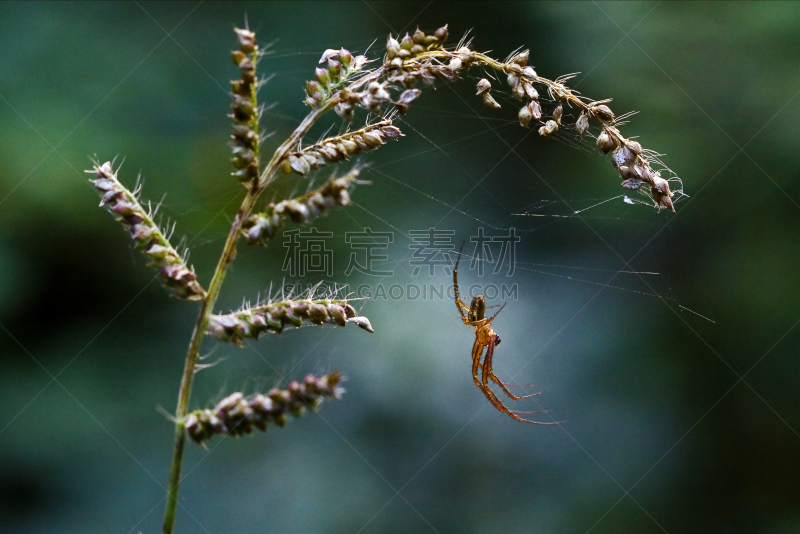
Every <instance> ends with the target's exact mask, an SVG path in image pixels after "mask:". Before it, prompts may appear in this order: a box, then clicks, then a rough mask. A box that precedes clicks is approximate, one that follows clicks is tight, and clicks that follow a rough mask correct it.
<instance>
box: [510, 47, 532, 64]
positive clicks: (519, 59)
mask: <svg viewBox="0 0 800 534" xmlns="http://www.w3.org/2000/svg"><path fill="white" fill-rule="evenodd" d="M530 55H531V51H530V50H523V51H522V52H520V53H519V54H517V55H516V56H514V57H513V58H512V59H511V62H512V63H516V64H517V65H519V66H520V67H524V66H525V64H526V63H528V57H529V56H530Z"/></svg>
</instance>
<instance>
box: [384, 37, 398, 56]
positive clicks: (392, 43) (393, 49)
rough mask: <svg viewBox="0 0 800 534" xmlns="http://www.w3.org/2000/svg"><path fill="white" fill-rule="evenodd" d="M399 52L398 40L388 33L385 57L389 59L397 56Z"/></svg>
mask: <svg viewBox="0 0 800 534" xmlns="http://www.w3.org/2000/svg"><path fill="white" fill-rule="evenodd" d="M399 52H400V42H399V41H398V40H397V39H395V38H394V37H392V36H391V35H390V36H389V39H388V40H387V41H386V59H388V60H390V61H391V60H392V59H394V58H396V57H397V54H398V53H399Z"/></svg>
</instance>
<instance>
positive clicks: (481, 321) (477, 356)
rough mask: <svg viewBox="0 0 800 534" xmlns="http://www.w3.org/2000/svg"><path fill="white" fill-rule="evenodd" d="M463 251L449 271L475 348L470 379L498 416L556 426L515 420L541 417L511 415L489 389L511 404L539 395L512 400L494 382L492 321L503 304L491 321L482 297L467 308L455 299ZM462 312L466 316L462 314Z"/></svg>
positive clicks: (495, 342) (495, 337)
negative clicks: (495, 388)
mask: <svg viewBox="0 0 800 534" xmlns="http://www.w3.org/2000/svg"><path fill="white" fill-rule="evenodd" d="M462 250H464V244H463V243H462V244H461V249H460V250H459V251H458V259H456V265H455V267H454V268H453V289H454V290H455V299H456V308H457V309H458V313H459V314H460V315H461V320H462V321H464V324H465V325H467V326H471V327H473V328H475V344H474V345H473V346H472V379H473V380H475V384H476V385H477V386H478V388H479V389H480V390H481V391H482V392H483V394H484V395H486V398H487V399H489V402H491V403H492V405H493V406H494V407H495V408H497V409H498V410H500V411H501V412H503V413H505V414H508V415H510V416H511V417H513V418H514V419H516V420H517V421H522V422H523V423H531V424H534V425H556V424H558V423H542V422H539V421H530V420H528V419H523V418H522V417H520V416H518V415H517V414H518V413H524V414H530V413H541V412H518V411H512V410H509V409H508V408H506V407H505V405H504V404H503V402H502V401H501V400H500V399H498V398H497V396H496V395H495V394H494V392H493V391H492V390H491V389H489V380H491V381H492V382H494V383H495V384H497V385H499V386H500V387H501V388H502V390H503V392H504V393H505V394H506V395H508V396H509V397H511V398H512V399H514V400H521V399H527V398H529V397H533V396H536V395H539V393H532V394H530V395H523V396H520V397H518V396H516V395H514V394H513V393H511V392H510V391H509V390H508V388H506V384H505V383H503V382H501V381H500V379H499V378H497V377H496V376H495V374H494V371H492V357H493V356H494V348H495V347H496V346H497V345H499V344H500V336H498V335H497V334H495V332H494V330H492V321H494V319H495V317H497V316H498V315H499V314H500V312H501V311H503V308H505V307H506V305H505V304H503V305H502V306H500V309H499V310H497V313H495V314H494V315H493V316H492V317H491V319H487V318H486V299H484V297H483V295H476V296H475V297H473V299H472V304H471V305H470V306H467V305H466V304H464V302H462V300H461V299H460V298H459V296H458V295H459V294H458V262H460V261H461V251H462ZM464 310H466V312H467V313H464ZM483 347H487V350H486V356H485V357H484V358H483V364H482V365H481V356H482V355H483ZM479 368H480V370H481V378H480V379H479V378H478V369H479Z"/></svg>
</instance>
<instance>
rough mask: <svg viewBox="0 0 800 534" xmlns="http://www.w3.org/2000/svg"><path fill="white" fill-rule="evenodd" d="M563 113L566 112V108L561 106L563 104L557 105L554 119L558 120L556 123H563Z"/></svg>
mask: <svg viewBox="0 0 800 534" xmlns="http://www.w3.org/2000/svg"><path fill="white" fill-rule="evenodd" d="M563 113H564V108H563V107H561V104H559V105H558V107H556V109H554V110H553V120H554V121H556V123H558V125H559V126H560V125H561V115H562V114H563Z"/></svg>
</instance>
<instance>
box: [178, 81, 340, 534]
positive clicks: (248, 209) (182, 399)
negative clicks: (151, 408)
mask: <svg viewBox="0 0 800 534" xmlns="http://www.w3.org/2000/svg"><path fill="white" fill-rule="evenodd" d="M336 96H337V95H335V96H334V97H332V98H331V99H330V101H328V102H327V103H326V105H324V106H322V107H321V108H319V109H316V110H314V111H312V112H311V113H309V114H308V115H307V116H306V118H305V119H304V120H303V122H302V123H301V124H300V125H299V126H298V127H297V128H296V129H295V131H294V132H293V133H292V135H291V136H290V137H289V138H288V139H287V140H286V141H284V142H283V143H282V144H281V146H280V147H278V149H277V150H276V151H275V154H274V155H273V156H272V159H271V160H270V162H269V164H268V165H267V167H266V169H264V172H263V173H262V174H261V176H260V177H259V180H258V181H257V182H256V181H254V182H253V184H252V185H251V187H250V190H249V191H248V192H247V196H246V197H245V198H244V200H243V201H242V205H241V206H240V207H239V211H238V213H237V214H236V218H235V219H234V221H233V225H231V230H230V232H229V233H228V238H227V239H226V241H225V245H224V246H223V249H222V255H221V256H220V258H219V262H218V263H217V268H216V270H215V271H214V276H213V278H212V279H211V283H210V284H209V286H208V293H207V295H206V298H205V300H203V304H202V306H201V307H200V313H199V314H198V317H197V323H196V324H195V327H194V332H193V333H192V339H191V342H190V343H189V350H188V353H187V355H186V363H185V365H184V367H183V377H182V378H181V387H180V391H179V393H178V407H177V408H176V409H175V442H174V445H173V449H172V466H171V467H170V472H169V483H168V487H167V505H166V510H165V511H164V527H163V533H164V534H172V532H173V530H174V527H175V512H176V511H177V508H178V489H179V486H180V482H181V467H182V465H183V451H184V448H185V446H186V432H185V430H184V424H185V420H186V415H187V413H188V408H189V399H190V398H191V393H192V384H193V382H194V373H195V365H196V364H197V359H198V357H199V355H200V347H201V346H202V344H203V337H204V336H205V331H206V327H207V326H208V318H209V316H210V315H211V313H212V311H213V310H214V304H216V301H217V298H218V297H219V292H220V289H221V288H222V282H223V281H224V280H225V274H226V273H227V270H228V267H229V266H230V264H231V263H233V260H234V258H235V257H236V243H237V241H238V238H239V234H240V232H241V229H242V225H243V224H244V222H245V221H246V220H247V218H248V217H249V216H250V214H251V213H252V211H253V208H255V206H256V202H258V198H259V197H260V196H261V193H263V192H264V189H265V188H266V187H267V185H269V183H270V182H271V181H272V179H273V177H274V176H275V171H276V170H277V169H278V168H279V166H280V162H281V160H283V158H284V157H286V154H288V153H289V152H291V151H292V150H294V149H295V148H296V147H297V144H298V143H299V142H300V140H301V139H302V138H303V136H304V135H305V134H306V133H307V132H308V130H309V129H310V128H311V126H312V125H313V124H314V122H316V120H317V119H318V118H319V117H320V116H321V115H322V114H323V113H325V112H326V111H328V110H329V109H331V108H332V107H333V106H334V105H335V104H336V101H337V98H336Z"/></svg>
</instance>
